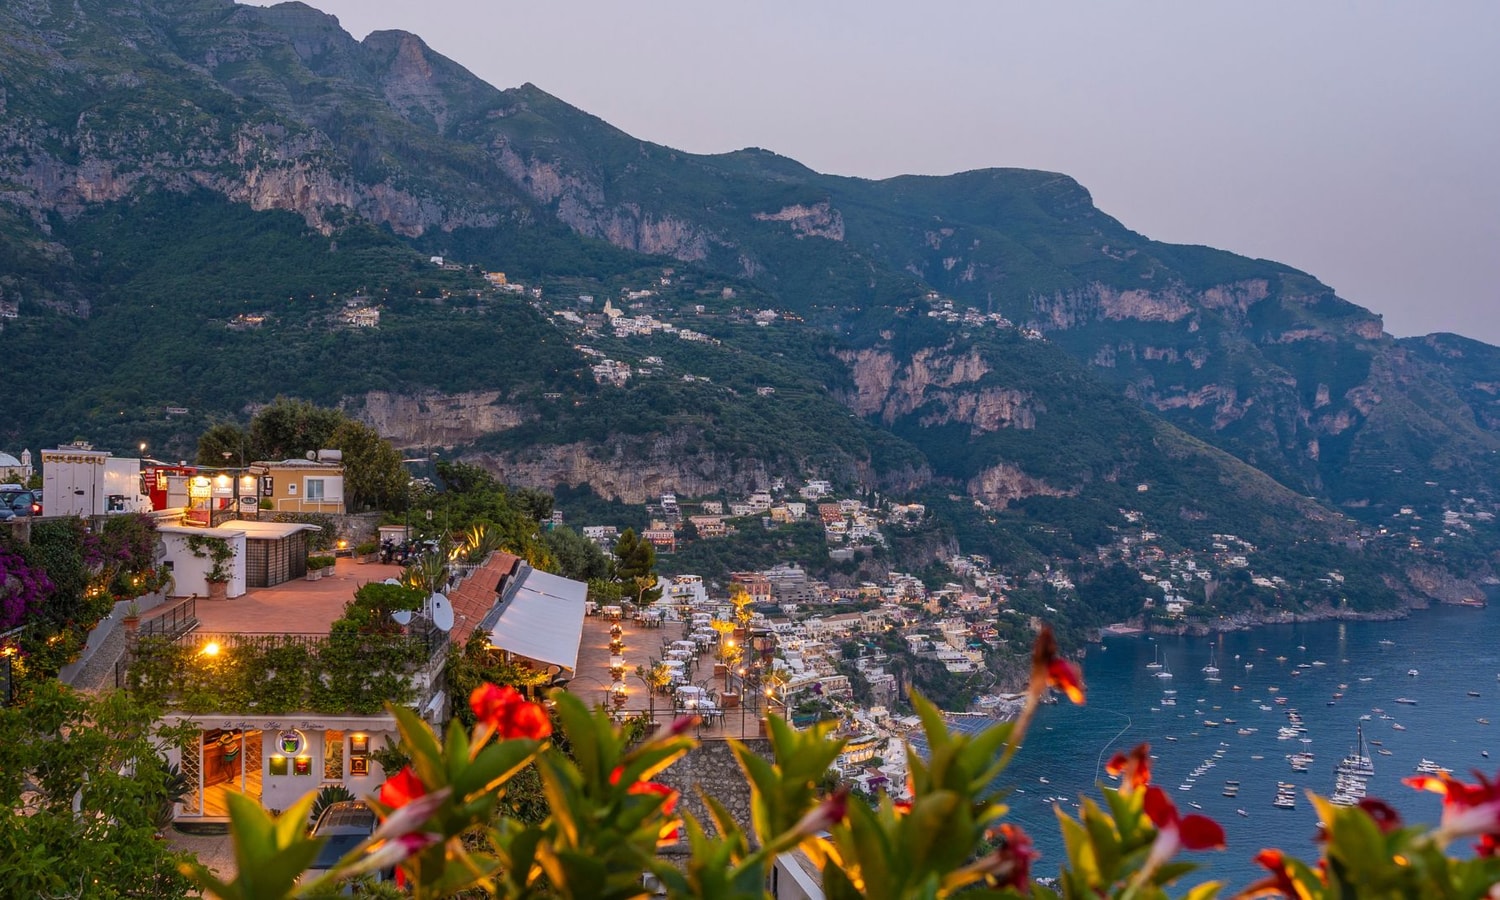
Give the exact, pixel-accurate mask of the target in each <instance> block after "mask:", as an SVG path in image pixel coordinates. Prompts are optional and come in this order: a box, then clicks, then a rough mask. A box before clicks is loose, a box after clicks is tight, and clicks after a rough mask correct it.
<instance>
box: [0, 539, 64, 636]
mask: <svg viewBox="0 0 1500 900" xmlns="http://www.w3.org/2000/svg"><path fill="white" fill-rule="evenodd" d="M51 592H52V582H51V581H49V580H48V579H47V573H46V572H44V571H42V570H41V569H39V568H34V567H32V566H31V564H29V563H28V562H27V561H26V559H25V558H24V557H22V556H21V555H20V554H19V553H16V552H15V551H14V550H11V549H10V548H9V547H5V546H0V631H8V630H10V629H12V628H15V627H16V626H17V625H20V624H22V623H23V622H25V621H26V619H27V618H28V617H29V616H30V615H31V613H32V612H33V611H35V610H36V609H37V608H39V607H40V606H41V605H42V601H43V600H44V599H46V597H47V595H48V594H49V593H51Z"/></svg>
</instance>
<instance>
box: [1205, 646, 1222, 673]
mask: <svg viewBox="0 0 1500 900" xmlns="http://www.w3.org/2000/svg"><path fill="white" fill-rule="evenodd" d="M1203 674H1204V675H1208V676H1214V675H1217V674H1219V667H1218V666H1216V665H1214V648H1212V647H1210V648H1209V650H1208V665H1206V666H1204V667H1203Z"/></svg>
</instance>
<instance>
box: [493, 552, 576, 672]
mask: <svg viewBox="0 0 1500 900" xmlns="http://www.w3.org/2000/svg"><path fill="white" fill-rule="evenodd" d="M588 590H589V586H588V585H587V584H584V583H583V582H581V581H573V580H571V579H568V578H563V577H562V576H560V575H552V574H550V573H548V572H538V571H536V570H535V569H529V568H525V569H522V571H521V573H520V574H519V576H518V583H517V585H516V586H515V587H514V588H513V589H507V590H506V591H505V598H504V600H502V602H501V606H500V613H499V617H498V618H497V619H496V620H495V623H494V624H493V625H492V626H491V627H490V629H489V631H490V644H491V645H492V646H494V647H498V648H500V649H501V650H505V651H508V652H510V653H514V654H516V655H517V656H524V657H526V658H527V659H534V660H536V661H538V662H543V663H547V664H549V665H555V666H562V667H563V668H565V669H575V670H576V669H577V668H578V645H579V643H580V642H581V641H582V639H583V605H584V602H585V600H586V598H587V596H588Z"/></svg>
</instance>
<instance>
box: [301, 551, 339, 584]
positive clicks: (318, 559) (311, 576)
mask: <svg viewBox="0 0 1500 900" xmlns="http://www.w3.org/2000/svg"><path fill="white" fill-rule="evenodd" d="M333 564H334V558H333V557H331V556H309V557H308V558H307V580H308V581H317V580H318V579H320V578H322V577H323V570H324V569H328V568H330V567H332V566H333Z"/></svg>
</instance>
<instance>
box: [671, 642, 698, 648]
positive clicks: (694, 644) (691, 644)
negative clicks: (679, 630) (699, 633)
mask: <svg viewBox="0 0 1500 900" xmlns="http://www.w3.org/2000/svg"><path fill="white" fill-rule="evenodd" d="M672 646H673V647H678V648H681V649H683V650H696V649H698V644H697V642H696V641H673V642H672Z"/></svg>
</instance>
